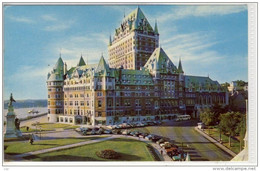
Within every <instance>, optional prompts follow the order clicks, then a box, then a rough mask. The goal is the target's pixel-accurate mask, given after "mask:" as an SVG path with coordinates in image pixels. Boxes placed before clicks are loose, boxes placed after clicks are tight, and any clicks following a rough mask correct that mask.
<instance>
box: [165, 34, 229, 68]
mask: <svg viewBox="0 0 260 171" xmlns="http://www.w3.org/2000/svg"><path fill="white" fill-rule="evenodd" d="M212 37H214V34H213V33H207V34H206V33H205V32H195V33H189V34H177V35H176V34H174V35H173V36H172V37H169V36H168V39H162V40H161V42H162V44H163V45H162V48H163V49H165V51H166V53H167V54H168V55H169V57H171V58H172V60H173V62H174V63H175V64H178V59H179V58H180V57H181V58H182V61H183V62H184V63H186V64H188V65H193V64H194V62H196V63H198V61H199V63H200V64H207V65H209V64H213V63H215V62H218V61H219V60H221V59H222V58H224V57H225V56H223V55H221V54H219V52H217V51H215V50H212V49H213V47H214V45H216V44H218V43H219V42H218V41H216V40H214V38H212Z"/></svg>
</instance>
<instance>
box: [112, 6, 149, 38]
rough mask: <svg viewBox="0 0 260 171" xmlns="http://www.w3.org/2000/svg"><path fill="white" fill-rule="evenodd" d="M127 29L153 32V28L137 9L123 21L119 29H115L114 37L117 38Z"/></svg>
mask: <svg viewBox="0 0 260 171" xmlns="http://www.w3.org/2000/svg"><path fill="white" fill-rule="evenodd" d="M127 28H129V30H130V31H133V30H143V31H148V32H153V28H152V27H151V25H150V23H149V22H148V20H147V18H146V17H145V15H144V13H143V12H142V10H141V9H140V8H139V7H138V8H136V9H135V10H133V11H132V12H131V13H130V14H129V15H127V16H126V17H125V18H124V19H123V21H122V23H121V25H120V27H119V28H117V29H115V35H116V36H117V35H118V34H119V33H120V32H123V31H124V30H125V29H127Z"/></svg>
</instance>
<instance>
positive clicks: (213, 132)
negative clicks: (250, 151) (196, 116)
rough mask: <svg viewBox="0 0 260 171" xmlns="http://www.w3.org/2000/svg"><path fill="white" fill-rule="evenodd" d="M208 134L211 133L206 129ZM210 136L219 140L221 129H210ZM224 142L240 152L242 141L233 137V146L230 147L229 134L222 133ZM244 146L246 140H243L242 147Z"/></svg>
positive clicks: (234, 150) (231, 148)
mask: <svg viewBox="0 0 260 171" xmlns="http://www.w3.org/2000/svg"><path fill="white" fill-rule="evenodd" d="M204 131H205V132H206V133H207V134H208V133H209V130H208V129H205V130H204ZM210 136H211V137H213V138H214V139H216V140H219V129H216V128H215V129H210ZM221 139H222V142H223V143H222V144H223V145H224V146H226V147H227V148H229V149H230V150H231V151H233V152H235V153H239V152H240V142H239V141H238V140H237V139H233V138H231V147H229V137H228V136H227V135H224V134H221ZM243 146H244V141H243V142H242V147H243Z"/></svg>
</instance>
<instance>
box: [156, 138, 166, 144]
mask: <svg viewBox="0 0 260 171" xmlns="http://www.w3.org/2000/svg"><path fill="white" fill-rule="evenodd" d="M164 142H165V139H163V138H161V139H159V140H158V141H156V144H161V143H164Z"/></svg>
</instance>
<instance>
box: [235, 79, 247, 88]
mask: <svg viewBox="0 0 260 171" xmlns="http://www.w3.org/2000/svg"><path fill="white" fill-rule="evenodd" d="M236 82H237V86H241V87H243V86H245V84H246V82H245V81H243V80H236Z"/></svg>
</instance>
